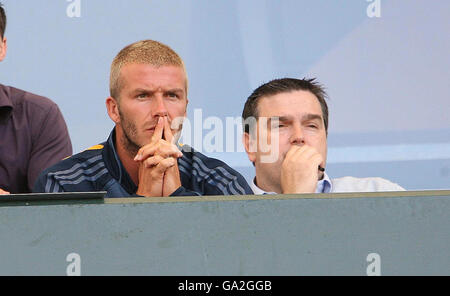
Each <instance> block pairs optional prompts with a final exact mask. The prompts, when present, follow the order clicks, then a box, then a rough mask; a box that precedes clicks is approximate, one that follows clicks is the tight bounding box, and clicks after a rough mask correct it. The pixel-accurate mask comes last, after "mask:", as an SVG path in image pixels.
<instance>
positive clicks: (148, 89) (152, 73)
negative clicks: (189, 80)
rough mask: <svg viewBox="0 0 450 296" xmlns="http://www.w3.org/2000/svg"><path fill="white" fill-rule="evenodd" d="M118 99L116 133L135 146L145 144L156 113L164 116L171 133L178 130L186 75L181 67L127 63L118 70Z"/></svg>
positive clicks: (156, 120) (184, 95)
mask: <svg viewBox="0 0 450 296" xmlns="http://www.w3.org/2000/svg"><path fill="white" fill-rule="evenodd" d="M120 79H121V89H120V98H119V99H118V111H119V119H118V120H117V121H116V124H117V127H118V128H119V129H120V131H119V132H118V134H119V136H121V137H123V138H124V139H123V140H125V141H128V142H129V144H130V145H131V146H133V147H134V148H133V149H135V148H137V149H139V148H140V147H142V146H144V145H146V144H148V143H149V142H150V139H151V138H152V135H153V133H154V131H155V127H156V124H157V122H158V118H159V117H167V119H168V120H169V123H170V124H172V133H173V134H177V133H179V132H180V131H181V126H178V125H177V124H174V122H173V121H180V119H183V118H184V117H185V116H186V109H187V103H188V99H187V93H186V92H187V90H186V75H185V71H184V69H183V68H181V67H177V66H161V67H155V66H152V65H148V64H127V65H125V66H123V67H122V69H121V73H120Z"/></svg>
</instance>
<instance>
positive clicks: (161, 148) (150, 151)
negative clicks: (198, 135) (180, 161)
mask: <svg viewBox="0 0 450 296" xmlns="http://www.w3.org/2000/svg"><path fill="white" fill-rule="evenodd" d="M154 155H160V156H162V157H164V158H167V157H176V158H179V157H182V156H183V153H182V152H181V151H180V149H178V147H177V146H176V145H174V144H170V143H169V142H167V141H166V140H162V139H161V140H159V141H158V142H157V143H154V144H149V145H146V146H144V147H142V148H141V149H140V150H139V152H138V154H136V156H135V158H134V160H135V161H142V160H145V159H147V158H149V157H152V156H154Z"/></svg>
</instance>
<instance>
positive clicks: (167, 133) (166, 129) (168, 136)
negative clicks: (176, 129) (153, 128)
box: [164, 116, 174, 144]
mask: <svg viewBox="0 0 450 296" xmlns="http://www.w3.org/2000/svg"><path fill="white" fill-rule="evenodd" d="M164 139H165V140H166V141H168V142H169V143H172V144H174V143H173V134H172V130H171V129H170V124H169V118H168V117H167V116H164Z"/></svg>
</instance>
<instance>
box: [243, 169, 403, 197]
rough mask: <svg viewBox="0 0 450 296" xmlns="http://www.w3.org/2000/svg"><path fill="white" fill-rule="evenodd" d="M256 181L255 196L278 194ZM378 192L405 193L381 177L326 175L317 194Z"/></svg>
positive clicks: (252, 186)
mask: <svg viewBox="0 0 450 296" xmlns="http://www.w3.org/2000/svg"><path fill="white" fill-rule="evenodd" d="M255 179H256V178H253V181H252V182H251V183H250V187H251V188H252V190H253V192H254V193H255V194H277V193H276V192H266V191H264V190H262V189H261V188H259V187H258V186H257V185H256V184H255ZM376 191H405V189H404V188H402V187H401V186H400V185H398V184H396V183H393V182H391V181H388V180H386V179H383V178H379V177H372V178H355V177H342V178H336V179H330V177H328V175H327V174H326V173H324V177H323V179H322V180H320V181H318V182H317V188H316V193H334V192H376Z"/></svg>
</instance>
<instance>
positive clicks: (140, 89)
mask: <svg viewBox="0 0 450 296" xmlns="http://www.w3.org/2000/svg"><path fill="white" fill-rule="evenodd" d="M131 92H132V93H152V92H154V90H153V89H148V88H136V89H133V90H132V91H131Z"/></svg>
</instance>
